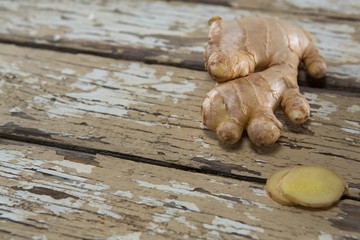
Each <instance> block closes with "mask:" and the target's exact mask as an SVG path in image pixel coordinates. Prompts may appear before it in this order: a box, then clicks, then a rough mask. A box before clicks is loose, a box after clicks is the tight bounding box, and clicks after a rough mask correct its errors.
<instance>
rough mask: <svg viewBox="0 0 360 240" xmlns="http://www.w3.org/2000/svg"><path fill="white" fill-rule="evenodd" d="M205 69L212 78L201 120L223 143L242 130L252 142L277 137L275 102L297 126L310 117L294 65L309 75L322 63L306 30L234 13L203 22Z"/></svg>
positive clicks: (319, 73) (321, 72) (317, 74)
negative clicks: (206, 26)
mask: <svg viewBox="0 0 360 240" xmlns="http://www.w3.org/2000/svg"><path fill="white" fill-rule="evenodd" d="M209 25H210V31H209V38H208V45H207V47H206V49H205V68H206V69H207V71H208V72H209V74H210V76H211V77H212V78H213V79H214V80H215V81H216V82H217V85H216V86H215V88H214V89H213V90H211V91H210V92H209V93H208V94H207V97H206V98H205V100H204V102H203V104H202V108H201V109H202V110H201V113H202V114H201V115H202V119H203V123H204V124H205V125H206V126H207V127H208V128H209V129H210V130H213V131H216V133H217V135H218V138H219V139H220V140H221V141H222V142H224V143H229V144H232V143H235V142H237V141H239V140H240V138H241V136H242V132H243V130H244V129H246V130H247V133H248V136H249V138H250V140H251V141H252V142H253V143H255V144H256V145H258V146H263V145H269V144H272V143H274V142H276V141H277V139H278V138H279V137H280V135H281V129H282V124H281V123H280V121H279V120H278V119H277V118H276V116H275V115H274V111H275V110H276V109H277V108H278V107H279V106H281V107H282V109H283V111H284V112H285V114H286V116H287V117H288V118H289V120H290V121H291V122H293V123H295V124H303V123H304V122H305V121H306V120H307V119H308V117H309V115H310V107H309V104H308V102H307V100H306V99H305V98H304V97H303V96H302V95H301V93H300V91H299V86H298V83H297V75H298V65H299V63H300V62H301V61H303V62H304V63H305V67H306V70H307V73H308V74H309V75H310V76H312V77H313V78H316V79H317V78H322V77H324V76H325V74H326V64H325V61H324V59H323V58H322V57H321V56H320V54H319V52H318V50H317V49H316V47H315V46H314V44H313V42H312V40H311V37H310V34H309V33H307V32H306V31H305V30H304V29H302V28H301V27H299V26H296V25H293V24H290V23H287V22H285V21H282V20H280V19H277V18H265V17H258V16H253V17H240V18H235V19H233V20H230V21H222V19H221V18H220V17H213V18H211V19H210V20H209Z"/></svg>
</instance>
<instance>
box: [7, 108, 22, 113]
mask: <svg viewBox="0 0 360 240" xmlns="http://www.w3.org/2000/svg"><path fill="white" fill-rule="evenodd" d="M9 112H10V113H21V112H22V109H21V108H20V107H13V108H11V109H10V110H9Z"/></svg>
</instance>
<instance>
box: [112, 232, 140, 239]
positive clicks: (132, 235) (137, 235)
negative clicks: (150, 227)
mask: <svg viewBox="0 0 360 240" xmlns="http://www.w3.org/2000/svg"><path fill="white" fill-rule="evenodd" d="M141 234H142V233H141V232H133V233H129V234H126V235H114V236H111V237H108V238H107V239H106V240H140V237H141Z"/></svg>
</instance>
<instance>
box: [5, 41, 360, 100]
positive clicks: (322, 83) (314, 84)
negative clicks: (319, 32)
mask: <svg viewBox="0 0 360 240" xmlns="http://www.w3.org/2000/svg"><path fill="white" fill-rule="evenodd" d="M0 44H9V45H13V46H16V47H26V48H33V49H39V50H50V51H55V52H61V53H69V54H88V55H93V56H97V57H104V58H109V59H118V60H126V61H137V62H142V63H146V64H149V65H163V66H169V67H177V68H182V69H189V70H195V71H201V72H205V69H204V68H203V67H199V65H197V64H193V63H192V62H191V61H183V62H181V63H174V62H158V61H156V60H153V59H146V58H143V57H142V56H141V55H140V54H119V53H107V52H98V51H96V49H94V51H92V50H86V49H78V48H71V47H61V46H55V45H47V44H41V43H34V42H25V41H18V40H8V39H3V38H0ZM134 51H136V50H134ZM140 51H141V50H140ZM299 75H306V73H305V70H304V69H303V68H302V67H301V66H300V67H299ZM298 78H299V77H298ZM328 79H329V80H331V82H333V81H332V80H333V79H330V77H329V78H328ZM298 84H299V86H302V87H310V88H318V89H326V90H332V91H334V92H335V93H342V92H347V93H355V94H358V93H360V92H359V89H358V88H356V87H355V88H354V87H352V86H350V87H348V86H338V85H337V84H331V83H330V84H329V83H328V82H327V80H326V79H321V80H316V81H314V80H313V79H309V80H307V81H304V80H301V79H298Z"/></svg>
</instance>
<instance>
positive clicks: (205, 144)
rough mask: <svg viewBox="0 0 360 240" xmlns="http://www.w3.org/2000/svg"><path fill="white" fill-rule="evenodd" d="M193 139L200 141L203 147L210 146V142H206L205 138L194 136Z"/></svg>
mask: <svg viewBox="0 0 360 240" xmlns="http://www.w3.org/2000/svg"><path fill="white" fill-rule="evenodd" d="M192 139H193V140H194V141H195V142H198V143H200V146H201V148H210V144H208V143H205V142H204V138H202V137H196V136H193V137H192Z"/></svg>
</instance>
